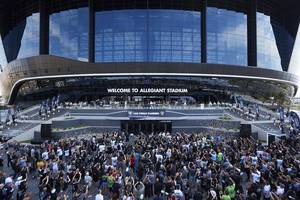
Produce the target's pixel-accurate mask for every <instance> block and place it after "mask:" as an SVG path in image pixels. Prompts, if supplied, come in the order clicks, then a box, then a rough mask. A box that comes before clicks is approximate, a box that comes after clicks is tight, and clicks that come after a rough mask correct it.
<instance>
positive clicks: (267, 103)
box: [18, 76, 295, 110]
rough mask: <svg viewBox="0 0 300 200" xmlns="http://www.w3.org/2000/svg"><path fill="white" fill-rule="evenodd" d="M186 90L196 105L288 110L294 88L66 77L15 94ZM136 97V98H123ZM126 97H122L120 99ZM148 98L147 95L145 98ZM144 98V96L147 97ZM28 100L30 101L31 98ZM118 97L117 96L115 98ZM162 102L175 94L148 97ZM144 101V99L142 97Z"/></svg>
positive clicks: (229, 81)
mask: <svg viewBox="0 0 300 200" xmlns="http://www.w3.org/2000/svg"><path fill="white" fill-rule="evenodd" d="M145 80H147V83H146V84H145ZM112 86H113V87H116V88H120V87H122V88H150V87H151V88H161V87H162V86H163V87H165V88H188V91H189V92H188V93H187V94H185V96H189V97H192V98H193V99H195V100H196V102H197V103H198V104H200V103H204V104H206V105H207V104H209V102H212V103H217V102H227V103H230V102H232V96H233V95H234V96H241V97H242V98H243V99H244V105H247V104H258V105H259V106H262V107H265V108H268V109H270V110H276V109H277V108H278V106H279V105H283V106H286V107H288V106H289V105H290V104H291V98H292V97H293V93H294V89H295V88H294V86H292V85H289V84H287V83H279V82H274V81H269V80H258V79H241V78H225V77H224V78H216V77H189V76H181V77H178V76H151V77H150V76H131V77H128V76H123V77H107V76H105V77H69V78H56V79H42V80H31V81H29V82H25V83H24V84H23V85H22V86H21V89H20V90H19V92H18V96H19V97H18V98H19V100H22V98H23V99H24V98H27V97H29V98H32V99H35V98H39V97H41V98H44V99H45V98H46V97H48V96H49V97H51V96H52V97H53V96H54V95H57V92H58V93H59V94H61V95H62V98H64V99H68V98H71V99H70V100H71V101H72V99H73V98H74V96H76V98H77V99H80V98H82V99H86V97H89V98H88V99H98V100H99V99H102V98H107V97H114V96H115V95H116V94H113V93H108V92H107V88H111V87H112ZM126 95H129V96H138V95H139V94H136V93H131V94H126ZM126 95H122V96H123V97H124V96H126ZM148 95H149V94H148ZM148 95H146V94H145V96H148ZM30 96H31V97H30ZM118 96H119V95H118ZM151 96H157V97H161V98H162V99H163V98H169V97H172V96H173V97H176V96H177V97H178V94H168V95H162V94H151ZM142 98H147V97H142Z"/></svg>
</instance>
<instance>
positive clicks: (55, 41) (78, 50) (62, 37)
mask: <svg viewBox="0 0 300 200" xmlns="http://www.w3.org/2000/svg"><path fill="white" fill-rule="evenodd" d="M88 15H89V14H88V8H78V9H73V10H67V11H62V12H59V13H53V14H51V15H50V28H49V53H50V54H52V55H56V56H61V57H66V58H71V59H76V60H81V61H88V20H89V17H88Z"/></svg>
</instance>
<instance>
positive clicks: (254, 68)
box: [0, 0, 300, 110]
mask: <svg viewBox="0 0 300 200" xmlns="http://www.w3.org/2000/svg"><path fill="white" fill-rule="evenodd" d="M299 8H300V5H299V1H297V0H285V1H279V0H251V1H248V0H15V1H11V0H3V1H1V2H0V33H1V40H0V64H1V67H2V73H1V78H0V81H1V91H2V96H3V98H4V99H5V101H6V103H8V104H11V105H13V104H18V103H20V102H26V101H27V102H28V101H35V100H43V99H47V98H52V97H53V96H56V95H60V96H61V98H62V99H64V100H65V101H72V102H78V101H93V100H99V101H103V102H118V103H119V104H126V105H147V104H151V103H153V102H156V103H157V102H160V103H161V102H169V103H170V102H176V104H180V103H181V104H184V105H186V104H193V105H201V104H202V105H209V104H226V103H236V104H242V106H243V105H244V104H245V105H247V106H251V105H254V107H255V106H256V107H257V106H260V107H266V108H267V109H269V110H276V109H277V108H278V106H281V105H282V106H284V107H288V106H289V105H290V104H291V98H292V97H294V95H295V94H296V92H297V89H298V84H299V80H300V79H299V77H298V76H297V74H300V73H299V72H300V70H299V67H300V53H299V52H300V47H299V46H300V45H299V44H300V36H299V34H300V33H298V32H299V31H298V28H299V21H300V15H299V13H300V12H299ZM297 33H298V34H297Z"/></svg>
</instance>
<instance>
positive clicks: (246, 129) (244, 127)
mask: <svg viewBox="0 0 300 200" xmlns="http://www.w3.org/2000/svg"><path fill="white" fill-rule="evenodd" d="M250 136H251V124H245V123H241V128H240V137H250Z"/></svg>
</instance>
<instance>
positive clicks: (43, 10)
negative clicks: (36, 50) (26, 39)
mask: <svg viewBox="0 0 300 200" xmlns="http://www.w3.org/2000/svg"><path fill="white" fill-rule="evenodd" d="M39 12H40V54H49V14H48V11H47V1H44V0H40V1H39Z"/></svg>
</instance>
